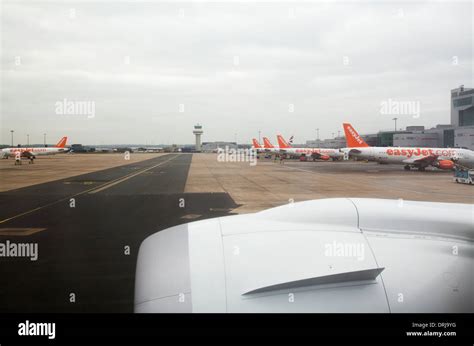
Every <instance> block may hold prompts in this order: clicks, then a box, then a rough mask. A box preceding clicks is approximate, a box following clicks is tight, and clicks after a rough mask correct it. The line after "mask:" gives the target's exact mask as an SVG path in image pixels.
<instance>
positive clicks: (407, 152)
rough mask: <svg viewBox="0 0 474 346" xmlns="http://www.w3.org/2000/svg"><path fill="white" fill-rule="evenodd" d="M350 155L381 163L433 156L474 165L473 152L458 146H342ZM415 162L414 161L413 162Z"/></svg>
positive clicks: (402, 161) (398, 162) (438, 159)
mask: <svg viewBox="0 0 474 346" xmlns="http://www.w3.org/2000/svg"><path fill="white" fill-rule="evenodd" d="M342 150H343V151H347V152H349V151H350V155H351V156H355V157H358V158H362V159H366V160H370V161H378V162H382V163H394V164H407V163H409V161H410V160H417V159H422V158H424V157H427V156H435V157H436V158H437V161H441V160H453V161H455V162H456V163H458V164H460V165H463V166H466V167H474V152H473V151H472V150H469V149H458V148H410V147H362V148H344V149H342ZM414 164H415V163H414Z"/></svg>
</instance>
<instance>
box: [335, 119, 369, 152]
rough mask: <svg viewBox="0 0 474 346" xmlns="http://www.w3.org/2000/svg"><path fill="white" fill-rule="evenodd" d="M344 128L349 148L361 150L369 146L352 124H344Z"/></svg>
mask: <svg viewBox="0 0 474 346" xmlns="http://www.w3.org/2000/svg"><path fill="white" fill-rule="evenodd" d="M342 126H343V127H344V134H345V135H346V143H347V147H348V148H361V147H368V146H369V145H368V144H367V143H366V142H365V141H364V140H363V139H362V137H361V136H360V135H359V134H358V133H357V131H356V130H355V129H354V128H353V127H352V125H351V124H348V123H344V124H342Z"/></svg>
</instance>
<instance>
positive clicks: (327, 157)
mask: <svg viewBox="0 0 474 346" xmlns="http://www.w3.org/2000/svg"><path fill="white" fill-rule="evenodd" d="M320 159H321V160H324V161H327V160H329V159H330V157H329V156H327V155H321V156H320Z"/></svg>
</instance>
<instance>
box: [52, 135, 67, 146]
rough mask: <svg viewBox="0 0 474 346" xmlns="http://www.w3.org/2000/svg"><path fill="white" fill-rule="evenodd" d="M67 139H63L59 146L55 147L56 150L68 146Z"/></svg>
mask: <svg viewBox="0 0 474 346" xmlns="http://www.w3.org/2000/svg"><path fill="white" fill-rule="evenodd" d="M66 142H67V137H63V138H61V140H60V141H59V142H58V144H56V145H55V147H56V148H64V147H65V146H66Z"/></svg>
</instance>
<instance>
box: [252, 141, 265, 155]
mask: <svg viewBox="0 0 474 346" xmlns="http://www.w3.org/2000/svg"><path fill="white" fill-rule="evenodd" d="M252 143H253V144H252V148H253V149H255V151H256V152H257V153H261V152H264V151H265V149H263V147H262V146H261V145H260V143H259V142H258V141H257V139H255V138H252Z"/></svg>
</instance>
